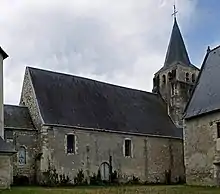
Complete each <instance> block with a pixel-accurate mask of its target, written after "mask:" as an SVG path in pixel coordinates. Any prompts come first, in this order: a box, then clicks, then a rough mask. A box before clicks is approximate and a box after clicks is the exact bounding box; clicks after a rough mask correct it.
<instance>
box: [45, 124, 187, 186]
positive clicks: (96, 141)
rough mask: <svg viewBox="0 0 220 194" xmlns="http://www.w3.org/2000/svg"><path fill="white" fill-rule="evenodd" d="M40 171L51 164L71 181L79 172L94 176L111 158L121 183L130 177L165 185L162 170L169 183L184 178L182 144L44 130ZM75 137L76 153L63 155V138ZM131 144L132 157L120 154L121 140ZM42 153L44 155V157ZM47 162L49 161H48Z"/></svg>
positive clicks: (143, 137)
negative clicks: (168, 177) (166, 173)
mask: <svg viewBox="0 0 220 194" xmlns="http://www.w3.org/2000/svg"><path fill="white" fill-rule="evenodd" d="M44 132H45V135H44V139H42V141H44V146H43V149H45V150H43V153H44V154H43V156H42V161H41V171H42V172H43V171H45V170H46V169H47V168H48V164H49V163H48V162H49V161H50V162H51V164H50V165H53V166H54V167H55V168H56V170H57V171H58V172H59V174H65V175H68V176H69V177H70V179H71V180H73V178H74V176H75V175H76V174H77V172H78V170H79V169H82V170H83V171H84V173H85V176H90V175H92V174H93V173H95V174H97V172H98V169H99V167H100V165H101V164H102V163H103V162H108V161H109V158H110V156H111V157H112V167H113V171H114V170H116V171H117V172H118V174H119V175H120V178H121V180H128V179H129V178H131V177H132V176H133V175H134V176H136V177H139V178H140V180H142V181H144V182H145V181H147V182H152V183H156V182H165V171H166V170H167V171H168V170H171V177H172V182H177V181H178V180H179V178H181V179H184V164H183V142H182V140H180V139H171V138H161V137H147V136H134V135H129V134H117V133H109V132H100V131H92V130H79V129H74V128H65V127H62V128H61V127H44ZM67 134H74V135H75V137H76V153H75V154H67V153H66V141H65V139H66V138H65V136H66V135H67ZM126 138H128V139H131V141H132V157H125V156H124V153H123V145H124V140H125V139H126ZM45 153H47V154H46V155H45ZM48 159H49V160H48Z"/></svg>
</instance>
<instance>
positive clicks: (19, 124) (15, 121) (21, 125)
mask: <svg viewBox="0 0 220 194" xmlns="http://www.w3.org/2000/svg"><path fill="white" fill-rule="evenodd" d="M4 126H5V128H8V127H10V128H18V129H34V126H33V123H32V120H31V117H30V114H29V111H28V108H27V107H24V106H15V105H4Z"/></svg>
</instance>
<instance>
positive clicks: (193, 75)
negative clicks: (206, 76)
mask: <svg viewBox="0 0 220 194" xmlns="http://www.w3.org/2000/svg"><path fill="white" fill-rule="evenodd" d="M195 81H196V76H195V74H194V73H193V74H192V82H193V83H194V82H195Z"/></svg>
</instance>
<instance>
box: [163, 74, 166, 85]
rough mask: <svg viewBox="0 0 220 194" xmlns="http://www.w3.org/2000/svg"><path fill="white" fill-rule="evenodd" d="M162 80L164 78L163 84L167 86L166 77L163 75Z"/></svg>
mask: <svg viewBox="0 0 220 194" xmlns="http://www.w3.org/2000/svg"><path fill="white" fill-rule="evenodd" d="M162 78H163V83H164V84H165V83H166V76H165V75H163V76H162Z"/></svg>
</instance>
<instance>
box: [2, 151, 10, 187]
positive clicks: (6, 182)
mask: <svg viewBox="0 0 220 194" xmlns="http://www.w3.org/2000/svg"><path fill="white" fill-rule="evenodd" d="M12 169H13V167H12V165H11V157H10V156H8V155H0V188H9V187H10V185H11V184H12Z"/></svg>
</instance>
